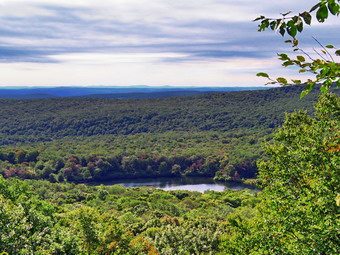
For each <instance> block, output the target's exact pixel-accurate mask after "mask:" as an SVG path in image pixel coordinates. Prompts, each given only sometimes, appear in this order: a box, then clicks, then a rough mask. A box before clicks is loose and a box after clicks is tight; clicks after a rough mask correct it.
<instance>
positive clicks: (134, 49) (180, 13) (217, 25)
mask: <svg viewBox="0 0 340 255" xmlns="http://www.w3.org/2000/svg"><path fill="white" fill-rule="evenodd" d="M309 2H310V1H308V0H303V1H299V2H298V3H297V2H296V1H291V0H285V1H280V2H279V3H276V2H275V3H273V2H272V1H269V0H265V1H261V3H258V1H251V0H240V1H231V0H215V1H209V0H196V1H193V0H192V1H191V0H188V1H183V0H172V1H168V0H155V1H150V0H148V1H146V0H100V1H99V0H87V1H81V0H73V1H69V0H58V1H57V0H26V1H23V0H21V1H20V0H0V24H1V25H0V38H1V40H0V68H1V69H3V70H7V72H6V73H5V75H4V76H3V77H2V80H0V85H40V86H42V85H100V84H102V85H128V84H130V85H131V84H146V83H148V84H150V85H163V84H172V85H181V86H183V85H188V86H192V85H215V86H216V85H218V86H222V85H230V86H232V85H242V86H247V85H249V86H251V85H254V84H255V83H254V81H253V80H254V79H253V78H251V75H253V74H254V73H256V72H257V71H259V69H261V68H266V67H267V64H268V65H269V67H271V68H272V67H273V62H272V61H273V58H275V52H281V51H283V50H285V48H284V47H286V46H285V45H284V44H283V43H282V42H281V40H282V39H281V38H280V37H279V36H278V35H275V34H273V33H257V31H256V30H257V28H256V24H255V23H252V22H251V20H252V19H253V18H254V17H256V16H258V15H260V14H265V15H269V16H270V15H272V16H273V15H276V13H279V12H282V11H286V10H293V11H294V9H296V10H298V11H301V10H304V9H306V8H308V7H310V3H309ZM292 6H293V7H294V8H292ZM334 24H336V23H334ZM328 26H329V29H332V27H333V26H335V25H333V24H332V22H331V23H330V25H328ZM314 31H316V33H317V35H318V36H321V37H322V38H320V40H323V38H325V39H327V40H331V41H332V40H333V41H335V42H333V43H336V42H337V41H339V35H337V34H334V35H330V33H327V31H325V29H324V28H323V29H321V28H319V27H318V26H316V27H315V29H314ZM306 34H307V35H308V36H309V38H310V36H311V35H312V32H309V31H307V32H306ZM308 36H307V37H306V39H304V38H302V39H303V41H305V45H306V47H311V43H310V40H309V38H308ZM231 63H233V64H234V65H232V64H231ZM269 67H267V69H268V68H269ZM276 67H278V65H277V64H276ZM70 70H73V71H74V72H73V73H72V72H71V71H70ZM117 70H119V71H118V72H117ZM42 73H44V75H42ZM46 75H48V77H49V78H47V77H46ZM67 76H69V79H68V80H67V79H66V77H67ZM187 76H190V77H187ZM61 77H63V78H61ZM261 82H262V81H261V80H259V81H257V83H256V84H261ZM75 83H76V84H75Z"/></svg>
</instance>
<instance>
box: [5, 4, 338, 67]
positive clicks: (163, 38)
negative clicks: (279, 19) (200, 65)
mask: <svg viewBox="0 0 340 255" xmlns="http://www.w3.org/2000/svg"><path fill="white" fill-rule="evenodd" d="M243 2H245V3H249V1H243ZM217 3H219V4H223V1H217ZM238 4H240V3H238ZM39 8H40V9H41V10H44V11H46V12H47V14H46V12H43V13H44V14H39V13H37V14H35V15H30V16H27V17H9V16H2V17H1V18H0V24H1V25H0V39H1V41H0V61H8V62H53V61H55V60H52V59H51V58H50V56H52V55H58V54H65V53H84V52H88V53H96V52H101V53H122V52H123V53H124V52H125V53H126V52H129V53H131V52H133V53H157V52H172V53H182V54H185V55H186V56H187V57H181V58H172V59H171V61H202V60H205V59H206V60H209V59H215V60H223V59H229V58H237V57H239V58H267V57H270V56H273V52H277V51H281V50H283V49H287V45H284V44H282V43H281V41H282V39H281V38H280V36H279V35H277V36H276V37H275V36H273V34H272V33H270V34H269V33H261V34H259V33H257V32H256V30H257V28H256V24H255V23H252V22H250V20H249V22H246V21H242V22H241V21H239V22H230V21H229V20H221V19H217V18H216V19H213V18H212V17H211V16H209V17H208V18H206V19H203V18H199V19H197V20H190V21H188V19H181V18H180V17H174V18H173V19H165V20H162V21H160V22H158V23H157V22H148V21H143V20H140V21H139V22H133V23H131V22H129V21H124V20H120V19H118V18H117V19H114V18H110V19H107V18H106V17H104V16H103V17H98V16H95V17H96V18H89V17H91V15H93V14H94V10H92V9H91V8H80V7H79V8H78V7H77V8H75V7H63V6H49V5H43V6H39ZM273 8H274V7H273ZM276 8H277V7H275V9H276ZM267 11H268V12H269V11H270V10H267ZM271 11H272V10H271ZM174 15H175V14H174ZM316 31H317V34H318V35H322V36H326V37H327V36H330V35H329V33H327V32H325V31H323V30H322V29H319V28H316ZM306 34H307V35H306V36H304V37H303V41H305V42H306V44H307V45H308V46H310V45H312V44H313V42H310V40H308V36H309V35H310V34H309V33H308V32H307V33H306ZM332 37H333V38H337V39H339V35H335V36H334V35H332ZM164 61H169V60H164Z"/></svg>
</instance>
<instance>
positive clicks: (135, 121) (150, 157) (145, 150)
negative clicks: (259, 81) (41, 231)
mask: <svg viewBox="0 0 340 255" xmlns="http://www.w3.org/2000/svg"><path fill="white" fill-rule="evenodd" d="M300 90H301V88H299V87H297V88H296V87H294V88H292V87H287V88H277V89H270V90H262V91H243V92H228V93H216V94H209V95H202V96H186V97H176V98H165V99H164V98H163V99H152V100H150V99H148V100H147V99H143V100H114V99H98V98H93V99H85V98H61V99H40V100H33V99H32V100H0V104H1V108H0V111H1V116H2V117H3V119H2V122H1V130H0V132H1V136H2V139H1V143H2V144H3V145H2V147H1V148H0V166H1V170H0V172H1V174H2V175H3V176H4V177H6V178H10V177H20V178H22V179H48V180H50V181H51V182H63V181H72V182H90V181H108V180H114V179H117V178H133V177H161V176H169V177H170V176H172V177H176V176H181V175H186V176H207V177H215V178H216V179H218V180H234V181H240V180H242V179H244V178H254V177H255V176H256V173H257V166H256V160H257V159H259V158H260V157H261V156H262V154H263V153H262V149H261V143H262V142H263V141H264V139H267V140H268V139H270V137H271V136H270V134H271V133H272V132H273V130H274V129H275V128H276V127H277V126H279V125H281V123H282V120H283V118H284V113H285V112H291V111H293V110H294V109H306V110H307V111H312V106H313V103H314V101H315V100H316V95H315V94H313V93H312V94H311V95H309V96H308V97H306V98H305V99H303V100H299V99H298V93H299V92H298V91H300Z"/></svg>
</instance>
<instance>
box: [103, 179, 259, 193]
mask: <svg viewBox="0 0 340 255" xmlns="http://www.w3.org/2000/svg"><path fill="white" fill-rule="evenodd" d="M114 184H121V185H123V186H124V187H127V188H131V187H139V186H153V187H155V188H158V189H163V190H189V191H198V192H202V193H203V192H205V191H207V190H213V191H224V190H227V189H233V190H242V189H251V190H253V191H256V190H257V189H256V188H254V187H251V186H248V185H244V184H241V183H233V182H228V183H224V182H223V183H222V182H215V181H214V180H213V178H206V177H176V178H165V177H162V178H138V179H126V180H117V181H112V182H109V183H105V185H114Z"/></svg>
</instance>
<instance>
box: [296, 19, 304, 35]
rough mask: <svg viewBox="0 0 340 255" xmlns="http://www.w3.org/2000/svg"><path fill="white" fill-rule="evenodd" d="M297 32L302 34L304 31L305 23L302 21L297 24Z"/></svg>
mask: <svg viewBox="0 0 340 255" xmlns="http://www.w3.org/2000/svg"><path fill="white" fill-rule="evenodd" d="M296 28H297V30H298V31H299V32H300V33H301V32H302V31H303V22H302V21H300V22H298V23H297V24H296Z"/></svg>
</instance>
